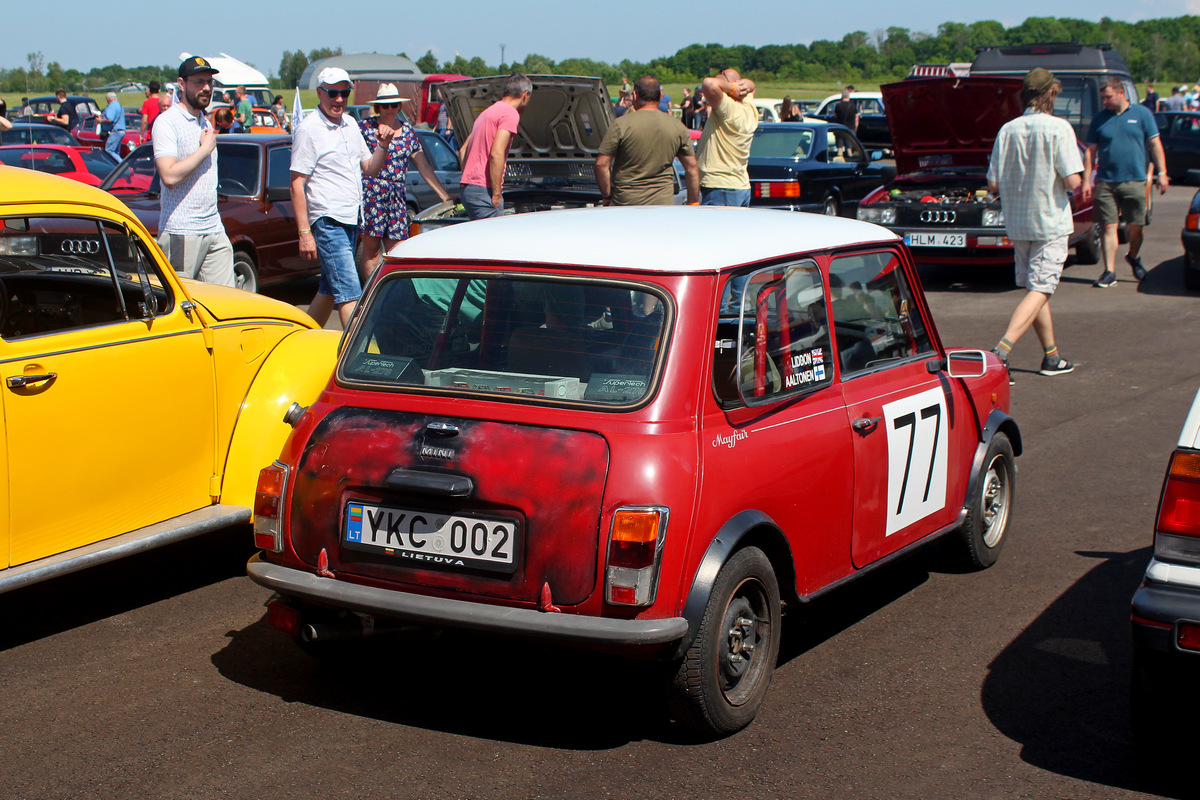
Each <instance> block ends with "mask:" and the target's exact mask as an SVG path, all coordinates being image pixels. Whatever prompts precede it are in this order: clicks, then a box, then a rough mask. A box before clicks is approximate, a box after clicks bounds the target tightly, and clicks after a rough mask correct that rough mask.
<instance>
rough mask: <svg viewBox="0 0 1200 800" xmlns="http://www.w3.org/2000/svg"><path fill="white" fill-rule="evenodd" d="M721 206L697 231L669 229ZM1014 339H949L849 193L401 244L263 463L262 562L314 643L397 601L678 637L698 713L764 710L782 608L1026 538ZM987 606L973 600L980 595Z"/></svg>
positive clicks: (686, 712)
mask: <svg viewBox="0 0 1200 800" xmlns="http://www.w3.org/2000/svg"><path fill="white" fill-rule="evenodd" d="M684 229H687V230H707V231H721V232H722V233H723V235H722V236H715V237H712V238H710V239H709V240H708V241H707V242H706V245H705V247H703V248H699V249H696V250H693V251H689V252H688V253H687V254H686V257H684V256H681V255H680V251H679V249H678V248H676V247H675V246H674V245H673V244H672V243H671V242H670V241H669V240H667V239H665V238H664V237H663V236H662V232H663V231H667V230H684ZM1008 392H1009V390H1008V380H1007V378H1006V377H1005V373H1004V370H1003V368H1002V367H1001V365H1000V362H999V361H998V360H997V359H996V358H995V356H993V355H992V354H990V353H985V352H982V351H979V350H947V349H946V348H945V347H944V346H943V344H942V342H941V340H940V338H939V337H938V334H937V330H936V329H935V327H934V323H933V319H932V318H931V316H930V313H929V308H928V306H927V305H926V303H925V299H924V297H923V295H922V293H921V288H920V283H919V281H918V278H917V275H916V272H915V270H914V267H913V263H912V259H911V257H910V256H909V253H908V250H907V248H906V247H905V246H904V244H903V242H902V241H901V240H900V239H899V238H897V237H895V236H894V235H892V234H890V233H888V232H887V231H884V230H883V229H881V228H879V227H876V226H872V225H866V224H863V223H860V222H857V221H854V220H848V219H839V218H833V217H823V216H818V215H812V214H803V213H796V214H781V213H779V212H777V211H769V210H757V209H740V208H716V207H707V206H706V207H699V208H686V207H645V208H612V209H576V210H565V211H549V212H544V213H535V214H518V215H513V216H509V217H502V218H499V219H492V220H484V221H479V222H472V223H470V224H464V225H456V226H449V227H446V228H443V229H440V230H436V231H432V232H428V233H424V234H422V235H420V236H417V237H414V238H412V239H409V240H408V241H407V242H404V243H402V244H400V245H398V246H397V247H395V248H394V249H393V250H392V251H391V252H390V253H389V254H388V257H387V262H386V264H385V265H384V266H383V267H382V269H381V270H379V271H378V272H377V274H376V276H375V278H374V280H373V281H372V283H371V284H370V286H369V287H368V289H367V292H366V294H365V296H364V299H363V300H362V302H361V303H360V304H359V306H358V310H357V311H356V314H355V317H354V318H353V320H352V321H351V324H350V326H349V329H348V331H347V333H346V338H345V341H344V346H343V347H342V350H341V355H340V361H339V363H338V367H337V371H336V374H335V376H334V378H333V379H332V381H331V383H330V384H329V386H328V387H327V388H326V390H325V392H324V393H323V394H322V395H321V397H320V398H319V399H318V401H317V402H316V403H315V404H313V405H312V406H311V407H309V408H308V409H301V408H299V407H295V408H294V409H293V411H292V413H291V414H290V415H289V419H290V420H291V421H292V422H293V424H294V425H295V429H294V431H293V433H292V436H291V438H290V439H289V441H288V443H287V444H286V445H285V447H284V452H283V454H282V455H281V457H280V459H279V461H277V462H276V463H275V464H273V465H271V466H269V467H267V468H266V469H264V470H263V471H262V473H261V475H260V478H259V486H258V494H257V498H256V506H255V523H254V524H255V541H256V543H257V545H258V546H259V547H260V548H261V549H262V552H261V553H260V554H259V555H257V556H256V557H255V558H254V559H252V560H251V562H250V564H249V567H248V570H249V574H250V577H251V578H252V579H253V580H254V581H256V582H257V583H259V584H261V585H263V586H265V587H268V588H270V589H273V590H274V591H275V592H276V593H277V597H276V598H274V600H273V601H272V602H271V603H270V604H269V609H268V619H269V621H270V622H271V623H272V624H274V625H275V626H277V627H279V628H281V629H283V630H285V631H288V632H290V633H291V634H293V635H294V636H295V637H296V638H297V639H298V640H299V642H300V643H301V644H302V645H303V646H305V647H306V648H308V649H310V650H314V651H318V652H319V650H320V648H322V647H325V648H335V649H336V648H339V647H341V646H343V645H344V642H343V641H342V640H343V639H344V638H345V637H346V636H348V635H363V634H364V633H378V632H381V631H385V630H388V629H392V630H394V629H395V628H396V627H397V626H399V625H402V624H403V625H417V626H426V627H432V628H439V627H452V628H465V629H470V630H475V631H486V632H489V633H491V634H498V635H504V636H511V637H524V638H529V639H539V640H543V641H551V642H560V643H563V644H571V645H578V646H584V647H591V648H600V649H604V650H608V651H612V652H617V653H621V654H625V655H630V656H641V657H650V658H659V659H663V660H664V661H666V662H668V663H669V664H670V665H671V668H670V669H669V670H668V672H669V673H670V676H671V677H670V680H669V681H668V683H667V686H666V692H667V696H668V697H669V699H670V701H671V707H672V709H673V715H674V717H675V719H676V720H677V722H678V723H679V724H680V725H681V726H682V727H683V728H684V729H685V730H690V731H694V732H697V733H699V734H701V735H704V736H720V735H724V734H728V733H730V732H732V731H736V730H738V729H739V728H741V727H743V726H745V725H746V724H748V723H749V722H750V721H751V720H752V719H753V717H754V715H755V713H756V711H757V710H758V707H759V705H760V703H761V702H762V699H763V696H764V695H765V693H766V691H767V687H768V685H769V683H770V680H771V675H772V672H773V670H774V668H775V662H776V658H777V655H778V652H779V643H780V630H781V629H780V617H781V613H782V610H783V609H785V608H788V609H795V608H797V607H798V606H799V605H800V604H802V603H803V602H804V601H807V600H809V599H811V598H813V597H815V596H817V595H820V594H822V593H823V592H826V591H828V590H829V589H831V588H833V587H835V586H838V585H840V584H842V583H843V582H845V581H846V580H848V579H850V578H853V577H855V576H858V575H861V574H863V573H865V572H867V571H869V570H871V569H873V568H875V567H878V566H880V565H881V564H885V563H887V562H889V561H890V560H892V559H894V558H896V557H898V556H900V555H902V554H904V553H908V552H910V551H912V550H914V549H915V548H918V547H920V546H922V545H923V544H925V543H928V542H930V541H931V540H933V539H935V538H937V537H942V536H946V537H948V538H949V540H950V541H951V543H952V545H953V547H954V548H956V550H957V552H958V554H959V555H960V556H961V558H962V560H963V561H964V562H965V563H966V564H967V565H969V566H971V567H975V568H981V567H986V566H988V565H990V564H992V563H993V562H994V561H995V560H996V558H997V556H998V555H999V553H1000V550H1001V548H1002V547H1003V546H1004V542H1005V533H1006V530H1007V526H1008V523H1009V519H1010V509H1011V503H1012V498H1013V479H1014V455H1016V454H1018V453H1019V452H1020V449H1021V440H1020V436H1019V432H1018V430H1017V426H1016V424H1015V423H1014V421H1013V420H1012V419H1011V418H1010V417H1009V415H1008V401H1009V393H1008ZM964 613H969V612H967V611H966V610H965V609H964Z"/></svg>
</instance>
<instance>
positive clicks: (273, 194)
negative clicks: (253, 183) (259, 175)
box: [267, 186, 292, 203]
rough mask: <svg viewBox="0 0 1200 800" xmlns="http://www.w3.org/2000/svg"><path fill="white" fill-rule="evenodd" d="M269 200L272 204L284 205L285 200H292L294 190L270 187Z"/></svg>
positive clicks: (286, 187) (288, 187) (285, 187)
mask: <svg viewBox="0 0 1200 800" xmlns="http://www.w3.org/2000/svg"><path fill="white" fill-rule="evenodd" d="M267 199H268V200H270V201H271V202H272V203H282V202H284V201H285V200H286V201H290V200H291V199H292V189H291V187H290V186H268V187H267Z"/></svg>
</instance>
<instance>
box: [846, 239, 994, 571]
mask: <svg viewBox="0 0 1200 800" xmlns="http://www.w3.org/2000/svg"><path fill="white" fill-rule="evenodd" d="M829 275H830V295H831V299H832V302H831V308H832V315H833V322H834V336H835V340H836V344H835V347H836V349H837V358H838V366H839V370H840V374H841V376H842V394H843V396H844V398H845V402H846V413H847V417H848V423H849V426H850V429H851V430H852V431H853V432H854V433H853V435H852V440H853V448H854V521H853V544H852V556H853V560H854V565H855V566H856V567H860V568H861V567H864V566H867V565H868V564H870V563H872V562H874V561H876V560H877V559H879V558H881V557H883V556H886V555H888V554H890V553H893V552H895V551H897V550H899V549H901V548H903V547H905V546H906V545H909V544H911V543H913V542H915V541H917V540H918V539H920V538H922V537H924V536H926V535H928V534H929V533H932V532H933V531H935V530H938V529H940V528H943V527H945V526H947V525H949V524H951V523H953V522H954V521H955V520H956V519H957V517H958V513H959V511H960V509H961V507H962V502H961V501H962V497H963V493H964V491H965V478H966V475H967V474H968V469H966V468H965V467H964V463H963V459H964V457H966V458H967V459H968V463H969V458H970V452H967V450H970V449H972V448H968V447H967V442H966V441H965V440H964V432H968V431H969V432H970V434H971V436H969V437H968V438H969V439H971V440H973V439H974V438H975V437H974V435H973V434H974V422H973V419H971V418H970V414H971V411H970V408H969V406H968V404H967V402H966V398H965V396H964V395H963V391H962V389H961V387H959V386H958V385H957V382H952V381H951V380H950V379H949V378H947V377H945V375H944V374H943V373H941V372H940V371H935V372H933V373H931V372H930V371H929V369H928V365H929V364H930V362H931V361H933V360H934V359H937V358H938V357H939V355H940V354H939V352H938V347H937V343H936V342H935V341H934V340H933V338H932V337H931V335H930V331H929V327H928V325H927V323H926V322H925V319H924V317H923V309H922V307H921V306H920V305H919V304H918V303H917V301H916V297H915V295H914V292H913V291H912V285H911V283H910V281H909V279H908V276H907V274H906V273H905V270H904V261H903V260H902V258H901V256H900V254H899V253H898V252H896V251H892V250H877V251H874V252H863V253H852V254H846V255H839V256H837V257H835V258H833V259H831V261H830V266H829Z"/></svg>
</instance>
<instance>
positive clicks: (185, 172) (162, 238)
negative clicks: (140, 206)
mask: <svg viewBox="0 0 1200 800" xmlns="http://www.w3.org/2000/svg"><path fill="white" fill-rule="evenodd" d="M215 74H217V70H216V69H214V68H213V66H212V64H209V63H208V62H207V61H205V60H204V59H203V58H201V57H200V56H192V57H191V58H189V59H187V60H186V61H184V62H183V63H182V64H180V65H179V90H180V99H179V102H178V103H176V104H175V105H173V106H171V107H170V108H169V109H167V110H165V111H163V112H162V113H160V114H159V115H158V117H157V118H156V119H155V120H154V127H153V130H152V134H153V135H152V136H151V141H153V142H154V166H155V168H156V169H157V170H158V178H159V181H160V182H161V183H162V199H161V209H162V210H161V215H160V220H161V227H160V228H159V231H158V244H159V246H160V247H162V250H163V253H165V254H166V256H167V260H169V261H170V262H171V266H172V267H174V268H175V271H176V272H178V273H179V274H180V275H182V276H184V277H186V278H196V279H197V280H202V281H207V282H209V283H220V284H223V285H225V286H233V285H234V284H235V278H234V272H233V245H231V244H230V242H229V237H228V236H227V235H226V234H225V226H224V224H223V223H222V222H221V215H220V213H219V212H218V211H217V151H216V146H217V132H216V130H215V129H214V128H213V126H212V125H211V124H210V123H209V121H208V120H207V119H205V117H204V110H205V109H206V108H208V104H209V102H210V101H211V100H212V92H213V78H212V76H213V75H215Z"/></svg>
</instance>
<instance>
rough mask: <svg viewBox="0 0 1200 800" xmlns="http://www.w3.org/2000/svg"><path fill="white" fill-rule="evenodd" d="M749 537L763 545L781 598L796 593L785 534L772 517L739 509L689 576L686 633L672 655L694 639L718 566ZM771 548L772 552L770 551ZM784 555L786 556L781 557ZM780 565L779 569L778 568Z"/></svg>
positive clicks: (710, 544) (684, 607)
mask: <svg viewBox="0 0 1200 800" xmlns="http://www.w3.org/2000/svg"><path fill="white" fill-rule="evenodd" d="M760 534H762V536H761V538H760ZM750 536H753V537H754V538H755V539H756V541H755V544H756V545H761V544H767V548H765V550H764V552H765V553H766V556H767V559H768V560H769V561H770V562H771V565H772V567H774V568H775V570H776V578H777V579H778V581H779V589H780V594H781V596H782V599H784V600H785V602H786V600H788V599H791V598H793V597H795V595H796V578H795V568H794V566H793V565H794V563H795V562H794V560H793V558H792V553H791V546H790V545H789V544H788V541H787V537H786V536H784V535H783V531H782V530H781V529H780V528H779V526H778V525H777V524H776V523H775V520H773V519H771V518H770V517H769V516H767V515H766V514H764V513H763V512H761V511H758V510H754V509H752V510H748V511H739V512H738V513H737V514H734V515H733V516H732V517H730V518H729V520H728V521H726V522H725V524H724V525H722V526H721V528H720V530H718V531H717V535H716V536H714V537H713V538H712V540H711V541H710V542H709V543H708V549H707V550H705V551H704V556H703V557H702V558H701V559H700V565H699V566H698V567H697V568H696V574H695V576H694V577H693V578H692V587H691V589H690V590H689V591H688V596H687V600H686V601H685V602H684V606H683V618H684V619H686V620H687V623H688V630H687V634H686V635H685V636H684V637H683V639H681V640H680V642H679V649H678V651H677V652H676V654H675V657H676V658H682V657H683V655H684V654H685V653H686V652H687V651H688V648H690V647H691V646H692V642H693V641H695V639H696V633H697V632H698V631H699V630H700V621H701V620H702V619H703V618H704V610H705V608H706V607H707V606H708V598H709V597H710V596H711V595H712V589H713V586H714V585H715V584H716V582H717V575H718V574H719V573H720V572H721V568H722V567H723V566H725V562H727V561H728V560H729V558H730V556H732V555H733V554H734V553H735V552H736V551H738V550H740V549H741V548H742V546H743V545H744V544H746V539H747V537H750ZM772 551H774V552H772ZM784 556H786V559H784V558H783V557H784ZM781 567H782V569H781Z"/></svg>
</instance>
